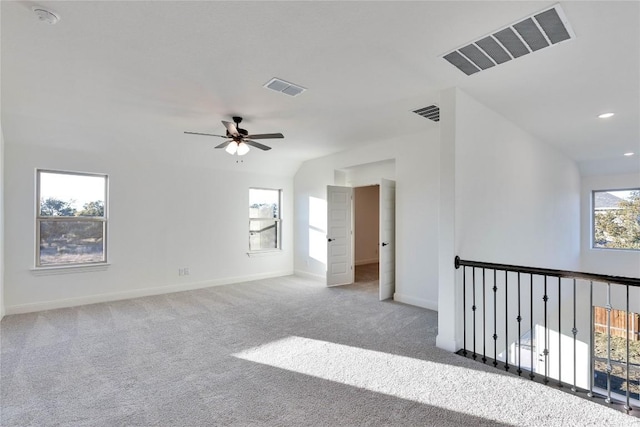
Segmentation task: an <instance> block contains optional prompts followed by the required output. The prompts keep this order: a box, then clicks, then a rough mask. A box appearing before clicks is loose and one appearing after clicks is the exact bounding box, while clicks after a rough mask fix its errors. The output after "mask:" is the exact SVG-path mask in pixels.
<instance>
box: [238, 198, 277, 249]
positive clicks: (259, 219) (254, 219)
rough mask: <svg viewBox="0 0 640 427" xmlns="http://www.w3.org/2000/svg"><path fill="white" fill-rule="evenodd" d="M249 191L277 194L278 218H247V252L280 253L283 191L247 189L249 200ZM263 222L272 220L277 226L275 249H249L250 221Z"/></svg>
mask: <svg viewBox="0 0 640 427" xmlns="http://www.w3.org/2000/svg"><path fill="white" fill-rule="evenodd" d="M251 190H266V191H277V192H278V216H277V217H274V218H255V217H251V216H249V222H248V231H249V234H248V238H249V239H248V242H247V243H248V246H249V248H248V252H247V253H249V254H260V253H268V252H281V251H282V200H283V194H282V193H283V191H282V189H281V188H267V187H249V198H250V197H251V196H250V195H251ZM248 205H249V209H251V200H249V203H248ZM265 220H273V221H275V222H276V224H277V226H276V227H277V232H276V247H275V248H267V249H251V233H252V231H251V222H252V221H265Z"/></svg>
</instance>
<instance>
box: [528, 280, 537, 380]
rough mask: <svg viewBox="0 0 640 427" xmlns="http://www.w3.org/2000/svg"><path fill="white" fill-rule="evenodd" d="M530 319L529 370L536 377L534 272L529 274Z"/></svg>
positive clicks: (530, 374) (532, 376) (531, 375)
mask: <svg viewBox="0 0 640 427" xmlns="http://www.w3.org/2000/svg"><path fill="white" fill-rule="evenodd" d="M529 279H530V280H529V310H530V312H529V319H530V320H529V321H530V322H531V338H530V341H529V344H530V346H529V354H530V355H531V371H530V372H529V378H531V379H534V378H535V377H536V376H535V374H534V373H533V370H534V368H533V365H534V361H535V360H536V359H535V357H534V355H533V332H534V330H533V274H531V275H529Z"/></svg>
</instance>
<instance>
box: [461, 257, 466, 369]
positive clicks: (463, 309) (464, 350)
mask: <svg viewBox="0 0 640 427" xmlns="http://www.w3.org/2000/svg"><path fill="white" fill-rule="evenodd" d="M462 340H463V345H462V354H463V355H464V356H465V357H467V267H465V266H462Z"/></svg>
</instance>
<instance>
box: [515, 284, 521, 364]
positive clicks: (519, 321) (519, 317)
mask: <svg viewBox="0 0 640 427" xmlns="http://www.w3.org/2000/svg"><path fill="white" fill-rule="evenodd" d="M520 301H521V300H520V272H518V317H516V320H517V321H518V371H517V372H518V375H522V357H521V355H522V342H521V340H522V338H521V337H522V329H521V326H522V323H521V322H522V316H521V315H520Z"/></svg>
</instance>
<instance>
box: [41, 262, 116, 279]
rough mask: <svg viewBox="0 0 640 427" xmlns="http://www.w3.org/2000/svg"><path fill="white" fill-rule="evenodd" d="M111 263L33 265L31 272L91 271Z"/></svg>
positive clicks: (103, 269) (103, 268)
mask: <svg viewBox="0 0 640 427" xmlns="http://www.w3.org/2000/svg"><path fill="white" fill-rule="evenodd" d="M110 265H111V264H107V263H101V264H87V265H56V266H51V267H34V268H32V269H31V274H33V275H34V276H50V275H54V274H73V273H89V272H93V271H106V270H107V269H108V268H109V266H110Z"/></svg>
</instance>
